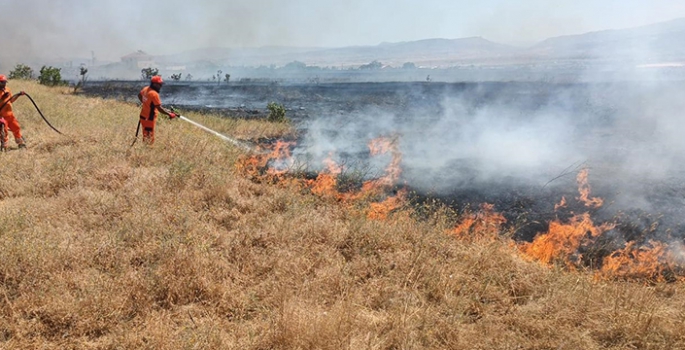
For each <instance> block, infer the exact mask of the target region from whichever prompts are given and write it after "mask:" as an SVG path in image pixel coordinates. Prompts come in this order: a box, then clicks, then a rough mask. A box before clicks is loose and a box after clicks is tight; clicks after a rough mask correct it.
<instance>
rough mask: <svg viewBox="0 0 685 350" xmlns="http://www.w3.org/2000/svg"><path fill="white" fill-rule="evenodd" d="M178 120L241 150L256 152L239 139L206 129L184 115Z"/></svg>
mask: <svg viewBox="0 0 685 350" xmlns="http://www.w3.org/2000/svg"><path fill="white" fill-rule="evenodd" d="M178 118H179V119H181V120H183V121H185V122H188V123H190V124H193V125H195V126H197V127H198V128H200V129H202V130H204V131H206V132H208V133H210V134H213V135H215V136H218V137H219V138H221V139H222V140H224V141H228V142H230V143H232V144H234V145H235V146H238V147H240V148H242V149H244V150H246V151H248V152H254V151H255V148H254V147H251V146H250V145H247V144H246V143H244V142H242V141H240V140H237V139H234V138H232V137H229V136H226V135H224V134H221V133H219V132H218V131H215V130H212V129H210V128H208V127H206V126H204V125H202V124H200V123H198V122H196V121H193V120H190V119H188V118H187V117H184V116H182V115H179V116H178Z"/></svg>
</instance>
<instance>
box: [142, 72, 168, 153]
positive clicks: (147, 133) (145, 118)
mask: <svg viewBox="0 0 685 350" xmlns="http://www.w3.org/2000/svg"><path fill="white" fill-rule="evenodd" d="M163 84H164V81H163V80H162V77H160V76H159V75H156V76H154V77H152V79H150V86H146V87H144V88H143V89H142V90H140V93H138V99H139V100H140V103H142V105H143V107H142V109H141V110H140V126H142V127H143V141H144V142H145V143H147V144H149V145H152V144H153V143H154V142H155V123H156V122H157V111H159V112H162V113H163V114H166V115H167V116H169V118H170V119H174V118H176V117H177V115H176V114H175V113H173V112H170V111H168V110H166V109H164V108H163V107H162V101H161V100H160V98H159V91H160V90H161V89H162V85H163Z"/></svg>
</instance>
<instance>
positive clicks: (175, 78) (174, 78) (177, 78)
mask: <svg viewBox="0 0 685 350" xmlns="http://www.w3.org/2000/svg"><path fill="white" fill-rule="evenodd" d="M170 78H171V80H173V81H179V80H181V73H176V74H172V75H171V77H170Z"/></svg>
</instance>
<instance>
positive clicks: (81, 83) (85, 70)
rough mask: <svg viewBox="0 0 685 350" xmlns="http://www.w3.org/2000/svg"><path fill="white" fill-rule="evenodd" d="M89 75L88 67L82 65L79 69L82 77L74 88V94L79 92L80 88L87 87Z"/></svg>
mask: <svg viewBox="0 0 685 350" xmlns="http://www.w3.org/2000/svg"><path fill="white" fill-rule="evenodd" d="M87 74H88V68H86V66H85V65H83V64H82V65H81V66H80V67H79V75H80V76H81V79H80V80H79V82H78V83H77V84H76V86H74V92H76V91H78V89H79V88H82V87H83V86H84V85H86V78H87Z"/></svg>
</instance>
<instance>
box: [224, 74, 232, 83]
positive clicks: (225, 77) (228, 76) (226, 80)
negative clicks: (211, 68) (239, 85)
mask: <svg viewBox="0 0 685 350" xmlns="http://www.w3.org/2000/svg"><path fill="white" fill-rule="evenodd" d="M229 80H231V75H230V74H226V75H225V76H224V81H225V82H226V84H228V81H229Z"/></svg>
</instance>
